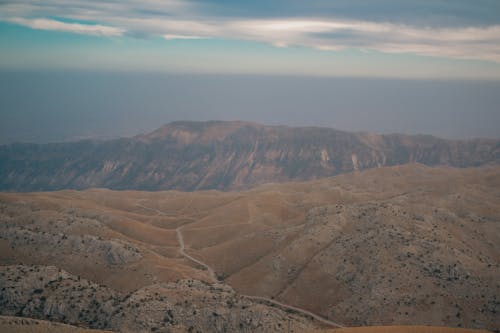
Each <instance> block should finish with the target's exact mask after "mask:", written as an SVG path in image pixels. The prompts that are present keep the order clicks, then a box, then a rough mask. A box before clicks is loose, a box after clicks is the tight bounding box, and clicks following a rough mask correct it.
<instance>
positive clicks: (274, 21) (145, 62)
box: [0, 0, 500, 143]
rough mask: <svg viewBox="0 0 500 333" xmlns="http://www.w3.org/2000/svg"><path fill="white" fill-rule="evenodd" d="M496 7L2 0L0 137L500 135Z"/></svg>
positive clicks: (439, 2)
mask: <svg viewBox="0 0 500 333" xmlns="http://www.w3.org/2000/svg"><path fill="white" fill-rule="evenodd" d="M499 13H500V1H497V0H474V1H470V0H454V1H448V0H336V1H333V0H316V1H306V0H302V1H299V0H273V1H270V0H254V1H232V0H204V1H201V0H184V1H183V0H163V1H159V0H142V1H132V0H123V1H110V0H108V1H106V0H104V1H97V0H45V1H38V0H15V1H9V0H7V1H0V88H1V90H0V98H1V99H0V130H1V133H0V143H6V142H12V141H39V142H45V141H51V140H52V141H58V140H66V139H74V138H80V137H88V136H90V137H92V136H99V137H106V136H109V137H114V136H117V135H130V134H137V133H139V132H141V131H146V130H151V129H153V128H154V127H156V126H159V125H160V124H161V123H164V122H168V121H172V120H179V119H199V120H205V119H241V120H252V121H260V122H268V123H282V124H290V125H325V126H333V127H337V128H340V129H348V130H367V131H374V132H388V131H389V132H404V133H429V134H434V135H439V136H444V137H458V138H466V137H477V136H482V137H487V136H489V137H499V136H500V135H499V133H498V126H497V125H496V124H498V123H499V118H500V115H499V113H500V111H499V107H498V105H500V101H499V97H498V96H499V95H500V89H499V88H500V85H499V82H500V15H499ZM58 126H59V127H58Z"/></svg>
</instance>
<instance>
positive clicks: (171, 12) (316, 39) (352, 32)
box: [0, 0, 500, 63]
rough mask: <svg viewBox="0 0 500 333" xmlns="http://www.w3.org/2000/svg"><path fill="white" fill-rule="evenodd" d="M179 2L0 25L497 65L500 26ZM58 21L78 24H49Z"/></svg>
mask: <svg viewBox="0 0 500 333" xmlns="http://www.w3.org/2000/svg"><path fill="white" fill-rule="evenodd" d="M202 8H203V7H200V6H199V4H196V3H194V2H189V1H181V0H166V1H159V0H144V1H132V0H123V1H120V2H116V1H96V0H87V1H83V0H65V1H63V0H46V1H43V4H42V3H40V2H39V1H34V0H18V1H15V2H6V3H4V4H0V13H2V14H0V19H2V17H3V20H7V21H9V22H13V23H17V24H21V25H24V26H29V27H31V28H33V29H43V30H58V31H68V32H74V33H80V34H91V35H99V36H121V35H124V34H130V35H131V36H134V35H136V36H137V35H141V36H143V35H150V36H160V37H163V38H165V39H167V40H171V39H203V38H222V39H234V40H249V41H257V42H264V43H269V44H270V45H274V46H277V47H291V46H300V47H307V48H314V49H318V50H323V51H336V50H343V49H359V50H373V51H378V52H383V53H409V54H415V55H424V56H437V57H445V58H456V59H478V60H487V61H493V62H497V63H500V25H487V26H485V25H478V26H453V27H436V26H431V27H430V26H422V25H409V24H402V23H394V22H381V21H377V22H375V21H368V20H362V19H359V20H354V19H342V18H335V17H328V18H324V17H304V18H300V17H293V18H279V19H276V18H259V19H252V18H241V17H232V16H222V17H214V16H212V15H208V14H206V13H204V12H203V9H202ZM51 17H52V18H53V17H63V18H67V19H72V20H77V21H79V22H87V21H88V22H99V24H96V25H93V24H81V23H67V22H62V21H58V20H54V19H52V18H51Z"/></svg>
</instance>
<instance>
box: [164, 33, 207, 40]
mask: <svg viewBox="0 0 500 333" xmlns="http://www.w3.org/2000/svg"><path fill="white" fill-rule="evenodd" d="M163 38H165V39H166V40H174V39H204V38H206V37H201V36H192V35H170V34H166V35H163Z"/></svg>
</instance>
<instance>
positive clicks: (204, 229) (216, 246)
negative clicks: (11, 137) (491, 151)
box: [0, 163, 500, 332]
mask: <svg viewBox="0 0 500 333" xmlns="http://www.w3.org/2000/svg"><path fill="white" fill-rule="evenodd" d="M498 198H500V167H499V166H483V167H478V168H461V169H459V168H451V167H427V166H424V165H421V164H415V163H412V164H406V165H403V166H393V167H382V168H374V169H370V170H365V171H361V172H355V173H348V174H342V175H338V176H335V177H330V178H323V179H318V180H313V181H308V182H287V183H279V184H278V183H274V184H265V185H261V186H257V187H254V188H252V189H250V190H247V191H239V192H236V191H230V192H221V191H195V192H180V191H167V192H143V191H112V190H107V189H90V190H85V191H74V190H65V191H53V192H36V193H0V266H1V267H0V315H6V316H23V317H31V318H36V319H40V320H51V321H58V322H63V323H65V324H70V325H78V326H83V327H87V328H93V329H105V330H119V331H130V332H140V331H148V332H149V331H153V329H156V330H157V331H158V332H184V331H188V332H189V329H190V327H193V329H192V331H193V332H196V331H201V332H223V331H228V332H234V331H243V332H253V331H258V332H266V331H267V332H275V331H278V332H279V331H285V332H287V331H292V330H295V331H296V332H307V331H309V330H311V331H314V330H315V329H317V328H323V327H326V326H334V324H335V323H339V324H342V325H344V326H387V325H391V326H392V325H432V326H448V327H454V328H459V327H462V328H477V329H487V330H490V331H494V332H500V317H499V316H498V313H499V312H500V285H499V279H498V277H499V276H500V261H499V258H500V236H499V235H500V205H499V200H498ZM297 309H299V310H297ZM156 310H158V311H156ZM306 311H308V312H306ZM308 313H314V314H315V315H318V316H321V318H323V319H324V320H327V322H326V323H327V324H325V321H320V320H318V319H317V318H316V319H314V318H313V317H311V315H310V314H308ZM313 319H314V320H313ZM165 320H166V321H165ZM329 328H331V327H329ZM400 331H401V332H405V331H406V330H403V329H401V330H400ZM354 332H356V330H355V331H354ZM367 332H370V331H367ZM373 332H385V331H384V330H383V328H378V329H374V331H373ZM408 332H419V330H418V328H415V330H408ZM436 332H439V330H437V331H436ZM441 332H452V331H451V330H441ZM456 332H460V331H456Z"/></svg>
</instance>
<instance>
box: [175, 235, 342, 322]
mask: <svg viewBox="0 0 500 333" xmlns="http://www.w3.org/2000/svg"><path fill="white" fill-rule="evenodd" d="M175 232H176V233H177V239H178V240H179V246H180V247H179V253H180V254H181V255H182V256H184V257H185V258H187V259H189V260H191V261H192V262H194V263H196V264H198V265H200V266H202V267H203V268H205V269H206V270H207V272H208V274H209V276H210V280H212V282H213V283H219V282H220V281H219V280H218V279H217V275H216V274H215V271H214V270H213V269H212V268H211V267H210V266H208V265H207V264H206V263H204V262H202V261H200V260H198V259H196V258H194V257H192V256H190V255H189V254H187V253H186V251H185V245H184V236H182V226H181V227H178V228H177V229H175ZM240 295H241V296H243V297H245V298H248V299H251V300H254V301H259V302H264V303H270V304H274V305H276V306H279V307H281V308H282V309H285V310H291V311H294V312H298V313H300V314H302V315H305V316H308V317H311V318H313V319H315V320H316V321H318V322H320V323H322V324H324V325H327V326H331V327H337V328H341V327H344V326H343V325H340V324H338V323H335V322H333V321H331V320H328V319H326V318H323V317H321V316H319V315H317V314H315V313H312V312H311V311H308V310H306V309H302V308H299V307H296V306H293V305H288V304H285V303H281V302H279V301H276V300H274V299H271V298H267V297H262V296H252V295H244V294H240Z"/></svg>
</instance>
